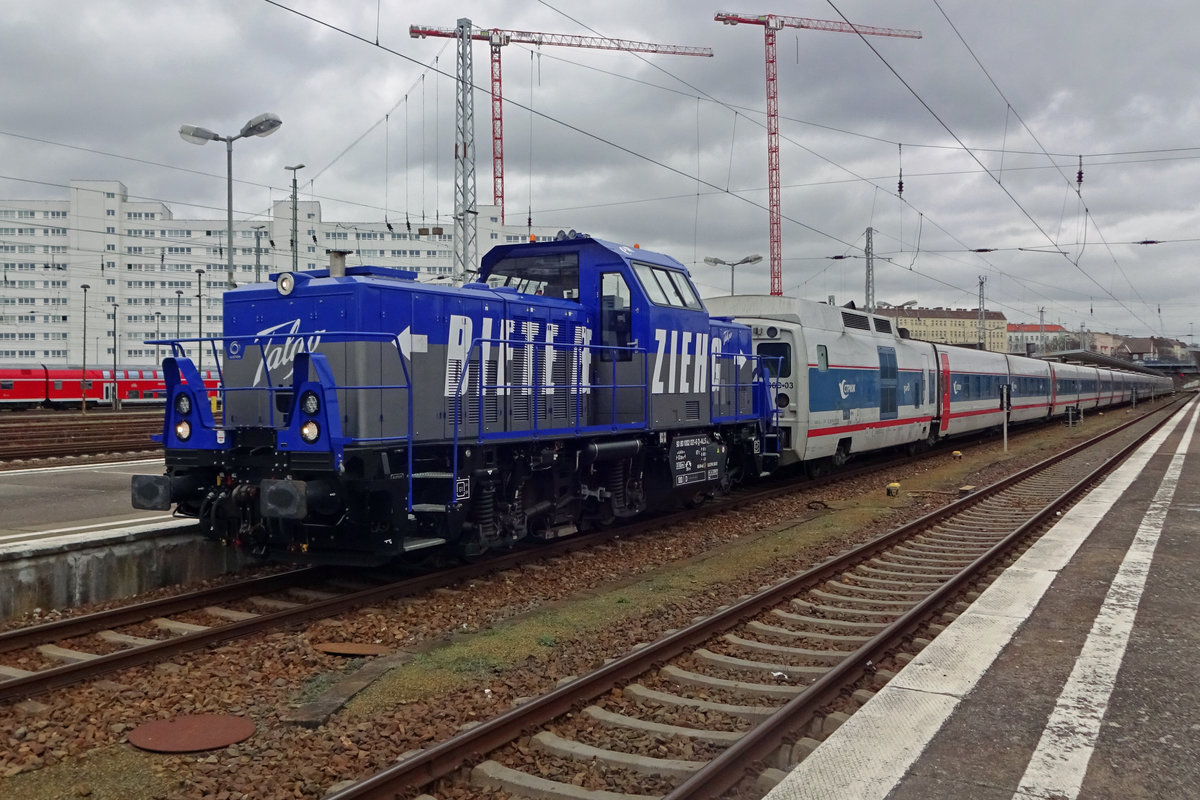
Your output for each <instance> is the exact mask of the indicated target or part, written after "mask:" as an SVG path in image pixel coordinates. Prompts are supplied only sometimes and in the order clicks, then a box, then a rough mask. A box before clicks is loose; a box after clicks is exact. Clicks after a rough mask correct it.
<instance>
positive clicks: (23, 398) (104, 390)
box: [0, 364, 220, 411]
mask: <svg viewBox="0 0 1200 800" xmlns="http://www.w3.org/2000/svg"><path fill="white" fill-rule="evenodd" d="M114 375H115V378H114ZM204 375H205V380H206V381H208V385H209V386H211V387H214V388H215V387H216V386H217V385H218V384H219V382H220V378H219V376H218V374H217V372H216V371H215V370H205V371H204ZM114 390H115V393H116V396H117V397H119V398H120V400H121V404H122V405H123V406H145V405H162V404H163V400H164V398H165V397H166V383H165V381H164V379H163V373H162V370H157V369H132V368H130V369H117V370H116V371H115V372H114V371H113V370H111V369H92V368H88V370H87V375H86V378H85V375H84V370H83V369H82V368H80V367H52V366H46V365H45V364H31V365H29V366H19V367H0V409H6V408H7V409H11V410H14V411H23V410H26V409H31V408H79V407H80V406H81V405H82V404H83V403H84V402H85V401H86V402H87V405H88V408H96V407H98V406H111V405H112V403H113V394H114Z"/></svg>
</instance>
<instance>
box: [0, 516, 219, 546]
mask: <svg viewBox="0 0 1200 800" xmlns="http://www.w3.org/2000/svg"><path fill="white" fill-rule="evenodd" d="M174 519H178V517H174V516H172V515H171V514H163V515H161V516H156V517H129V518H128V519H114V520H109V521H108V522H95V523H92V524H91V525H74V526H72V527H70V528H50V529H47V530H40V531H25V532H23V533H8V534H4V535H0V541H6V540H8V539H22V538H28V537H37V538H47V537H51V536H64V535H66V534H69V533H82V532H86V531H98V530H103V529H107V528H119V527H122V526H129V525H157V524H161V523H164V522H170V521H171V520H174ZM190 521H192V522H195V520H190Z"/></svg>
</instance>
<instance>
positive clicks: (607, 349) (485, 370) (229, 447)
mask: <svg viewBox="0 0 1200 800" xmlns="http://www.w3.org/2000/svg"><path fill="white" fill-rule="evenodd" d="M415 278H416V276H415V273H412V272H408V271H405V270H396V269H388V268H380V267H349V268H345V267H344V266H340V265H337V264H333V265H331V268H330V269H329V270H319V271H311V272H303V273H282V274H278V275H273V276H272V277H271V280H272V282H273V283H270V284H255V285H251V286H245V287H240V288H237V289H234V290H231V291H229V292H226V293H225V307H224V318H225V327H224V331H223V336H222V337H220V339H218V340H214V341H212V342H208V343H206V344H205V346H206V347H210V346H211V347H213V348H216V347H219V348H220V349H221V352H222V355H223V359H222V361H223V365H222V367H221V373H220V383H221V388H220V390H219V393H218V394H219V399H220V409H219V410H216V409H215V408H214V407H212V406H211V405H210V403H209V401H208V398H207V397H206V394H207V392H205V391H203V390H201V389H199V387H201V386H202V385H203V384H202V383H201V381H200V380H199V377H198V375H196V371H195V370H196V368H195V365H194V363H193V361H192V360H191V359H190V358H188V357H186V356H185V354H184V350H183V345H182V344H181V343H178V342H176V343H172V348H173V353H174V354H173V355H172V356H171V357H169V358H167V359H165V360H164V362H163V369H164V374H165V378H166V392H167V413H166V417H165V420H164V426H163V432H162V434H161V441H162V444H163V445H164V450H165V458H166V472H165V474H163V475H139V476H134V478H133V480H132V496H133V504H134V506H135V507H137V508H145V509H161V510H166V509H169V508H170V507H171V506H172V505H175V506H176V510H177V513H178V514H182V515H186V516H194V517H197V518H198V519H199V521H200V524H201V527H202V530H204V531H205V532H206V534H207V535H208V536H210V537H212V538H215V539H220V540H223V541H226V542H228V543H230V544H233V545H235V546H239V547H242V548H245V549H247V550H249V551H251V552H253V553H255V554H259V555H263V556H269V557H280V558H284V559H288V560H314V561H321V560H324V561H338V562H341V563H380V562H385V561H390V560H393V559H397V558H401V557H403V556H405V555H406V554H411V553H422V552H428V551H429V549H430V548H439V549H447V548H448V549H450V550H451V551H453V552H457V553H458V554H461V555H465V556H475V555H478V554H480V553H482V552H484V551H486V550H488V549H492V548H499V547H505V546H509V545H511V544H513V543H515V542H517V541H520V540H522V539H527V538H529V539H550V538H554V537H558V536H563V535H567V534H570V533H573V532H575V531H577V530H579V529H581V528H583V527H585V526H588V525H604V524H607V523H609V522H611V521H612V520H613V519H615V518H618V517H628V516H632V515H635V514H638V513H641V512H642V511H644V510H647V509H652V508H662V507H667V506H672V505H675V504H679V503H688V502H693V501H696V500H698V499H701V498H703V497H704V496H706V495H710V494H714V493H718V492H721V491H724V490H726V489H727V488H728V487H729V485H730V484H731V483H732V482H735V481H737V480H739V479H741V478H743V477H745V476H757V475H758V474H760V473H761V472H763V471H766V470H769V469H771V468H772V467H774V466H775V465H776V463H777V461H778V454H777V439H776V438H775V430H774V419H775V408H774V400H773V397H774V394H775V391H774V389H772V388H771V387H770V386H769V381H768V380H767V376H766V372H765V371H764V370H763V369H761V368H760V365H759V361H758V359H757V358H756V357H754V356H753V354H752V342H751V331H750V328H749V327H747V326H745V325H742V324H738V323H736V322H733V321H731V320H729V319H721V318H717V317H713V316H710V314H709V313H708V311H707V310H706V309H705V306H704V304H703V303H702V302H701V300H700V298H699V296H698V294H697V293H696V290H695V287H694V286H693V285H692V283H691V280H690V278H689V275H688V272H687V270H686V269H685V268H684V267H683V265H682V264H680V263H679V262H677V261H675V260H674V259H672V258H670V257H668V256H664V255H661V254H657V253H652V252H647V251H645V250H641V249H639V248H637V247H636V246H632V247H630V246H624V245H619V244H613V243H610V242H605V241H602V240H599V239H594V238H591V237H586V236H584V237H576V238H567V239H563V240H556V241H553V242H536V243H528V244H518V245H503V246H500V247H497V248H495V249H493V250H492V251H490V252H489V253H488V255H487V256H485V257H484V258H483V260H482V266H481V271H480V275H479V278H478V280H477V281H475V282H473V283H468V284H466V285H464V286H461V287H446V286H437V285H430V284H424V283H419V282H417V281H416V279H415ZM204 360H205V362H207V363H212V361H211V359H210V357H208V356H206V357H205V359H204Z"/></svg>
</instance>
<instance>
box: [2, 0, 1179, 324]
mask: <svg viewBox="0 0 1200 800" xmlns="http://www.w3.org/2000/svg"><path fill="white" fill-rule="evenodd" d="M0 10H2V11H3V19H4V23H3V25H2V26H0V63H3V65H4V67H5V69H4V92H3V98H4V100H3V111H4V113H3V114H2V115H0V198H12V199H26V198H46V199H65V198H66V192H65V190H64V188H63V187H64V185H65V184H66V183H67V182H68V181H70V180H71V179H79V178H84V179H117V180H121V181H123V182H124V183H125V185H126V187H127V188H128V190H129V194H130V197H131V198H147V199H155V200H161V201H162V202H165V203H166V204H168V205H169V206H170V207H171V208H172V210H173V211H174V213H175V215H176V216H177V217H180V218H196V217H201V218H210V217H211V218H214V219H221V218H223V216H224V208H225V159H224V154H223V153H222V152H221V151H222V149H223V145H221V144H220V143H210V144H209V145H207V146H205V147H196V146H193V145H189V144H187V143H185V142H183V141H182V140H181V139H180V138H179V136H178V134H177V131H178V128H179V126H180V124H182V123H191V124H196V125H201V126H204V127H207V128H211V129H213V130H215V131H217V132H218V133H222V134H230V133H235V132H236V131H238V130H239V129H240V128H241V126H242V124H243V123H245V122H246V121H247V120H248V119H249V118H251V117H253V116H255V115H256V114H259V113H261V112H264V111H271V112H274V113H276V114H278V115H279V116H280V117H281V118H282V119H283V127H282V128H280V129H279V130H278V131H277V132H276V133H275V134H274V135H272V136H270V137H267V138H263V139H249V140H241V141H238V142H236V143H235V144H234V173H235V176H236V181H237V182H236V183H235V187H234V192H235V198H234V207H235V214H236V216H237V217H238V218H239V219H245V218H249V217H253V216H255V215H261V214H263V213H264V212H265V211H266V210H267V209H268V208H269V207H270V203H271V201H272V200H281V199H284V198H285V197H287V196H288V194H289V192H290V177H291V173H289V172H287V171H285V170H284V169H283V167H284V165H294V164H297V163H304V164H306V165H307V166H306V167H305V169H303V170H301V171H300V173H299V177H300V179H301V194H302V196H303V197H305V198H313V199H319V200H321V202H322V203H323V205H324V211H325V216H326V218H327V219H330V218H332V219H339V220H361V221H367V222H380V221H382V220H383V219H385V217H386V218H387V219H389V220H391V221H393V222H395V221H397V220H403V219H405V218H406V217H408V218H410V219H412V220H416V219H419V218H421V217H422V215H424V216H425V217H427V218H430V219H433V218H434V217H437V218H439V219H440V220H442V221H443V222H444V223H445V224H447V225H449V224H450V222H449V220H450V217H451V215H452V213H453V198H454V193H453V180H454V162H453V143H454V106H455V86H454V77H453V76H454V73H455V63H456V52H455V45H454V41H453V40H452V39H436V38H430V39H413V38H411V37H410V36H409V26H410V25H412V24H421V25H430V26H438V27H444V28H453V27H454V25H455V23H456V21H457V20H458V19H459V18H460V17H465V18H468V19H470V20H471V21H472V22H473V23H474V24H475V25H476V26H478V27H485V28H494V27H498V28H506V29H511V30H523V31H542V32H548V33H563V34H574V35H581V36H605V37H613V38H622V39H630V40H636V41H642V42H657V43H664V44H679V45H688V46H701V47H709V48H712V50H713V52H714V57H712V58H695V57H684V56H667V55H657V56H636V55H632V54H628V53H620V52H610V51H600V50H586V49H576V48H566V47H552V46H545V47H542V48H541V49H540V50H539V49H537V48H532V47H530V46H527V45H520V44H512V45H509V46H507V47H506V48H505V49H504V50H503V75H504V93H505V97H506V101H507V103H506V106H505V116H504V134H505V136H504V148H505V175H506V193H507V202H506V209H507V218H508V221H509V222H510V223H512V222H514V221H515V222H524V220H525V219H526V217H527V216H528V215H530V214H532V218H533V221H534V224H536V225H551V226H556V227H561V228H575V229H577V230H580V231H585V232H588V233H591V234H593V235H596V236H600V237H603V238H606V239H612V240H615V241H619V242H624V243H635V242H636V243H638V244H640V245H641V246H642V247H644V248H648V249H653V250H659V251H662V252H666V253H668V254H670V255H672V256H674V257H675V258H677V259H679V260H680V261H682V262H683V263H684V264H686V265H687V266H688V267H689V269H691V270H692V273H693V276H694V278H695V280H696V282H697V284H698V285H699V286H700V288H701V291H702V292H703V293H704V294H706V295H715V294H722V293H727V292H728V291H729V269H728V268H727V267H712V266H708V265H706V264H704V262H703V259H704V257H706V256H715V257H719V258H722V259H725V260H726V261H735V260H737V259H740V258H741V257H743V256H745V255H749V254H752V253H759V254H761V255H762V256H763V261H762V262H760V263H758V264H756V265H753V266H746V267H742V268H739V271H738V274H737V290H738V292H739V293H743V292H763V293H765V292H766V291H767V289H768V254H769V252H770V248H769V243H768V218H767V217H768V215H767V204H768V200H767V190H766V186H767V166H766V165H767V154H766V123H765V120H766V115H765V108H766V91H765V82H764V47H763V28H762V27H761V26H757V25H738V26H726V25H722V24H720V23H717V22H715V21H714V20H713V15H714V13H715V12H717V11H729V12H736V13H740V14H745V15H758V14H763V13H768V12H770V13H774V14H783V15H791V16H797V17H810V18H817V19H832V20H840V19H841V16H840V15H839V12H840V14H842V15H845V18H846V19H849V20H850V21H852V22H856V23H859V24H863V25H872V26H877V27H891V28H903V29H918V30H920V31H921V33H922V34H923V38H921V39H907V38H885V37H879V36H874V37H868V38H866V39H865V40H864V39H863V38H860V37H858V36H855V35H852V34H845V33H833V32H822V31H815V30H798V29H795V28H785V29H784V30H782V31H780V32H779V34H778V75H779V115H780V139H781V147H780V162H781V174H782V186H783V189H782V212H783V225H782V254H783V261H782V265H783V286H784V291H785V293H786V294H795V295H799V296H802V297H807V298H810V299H816V300H822V301H823V300H825V299H826V298H827V297H828V296H829V295H833V296H834V297H835V298H836V300H837V302H838V303H839V304H841V303H845V302H847V301H849V300H854V301H856V302H858V303H860V304H861V303H862V300H863V294H864V268H865V262H864V260H863V259H862V258H861V256H862V252H863V251H862V248H863V246H864V242H865V237H864V231H865V229H866V228H867V227H868V226H870V227H872V228H874V229H875V232H876V233H875V237H874V241H875V251H876V254H877V260H876V265H875V272H876V290H875V294H876V298H877V300H883V301H887V302H891V303H902V302H905V301H908V300H917V301H918V302H919V303H920V304H921V305H925V306H936V305H948V306H952V307H964V308H973V307H975V306H976V305H977V303H976V298H977V292H978V279H979V277H980V276H983V277H986V279H987V282H986V304H987V307H988V308H989V309H993V310H999V311H1002V312H1003V313H1004V314H1005V315H1006V316H1007V317H1008V319H1009V320H1010V321H1012V322H1037V321H1038V309H1039V308H1045V309H1046V321H1047V322H1054V323H1061V324H1063V325H1065V326H1067V327H1069V328H1073V329H1078V328H1080V327H1081V326H1086V327H1087V328H1088V329H1090V330H1097V331H1103V330H1108V331H1116V332H1119V333H1121V334H1127V335H1128V334H1135V335H1148V334H1151V333H1153V334H1155V335H1167V336H1173V337H1177V338H1181V339H1183V340H1185V341H1187V340H1188V339H1189V336H1190V334H1191V333H1192V330H1193V321H1194V320H1195V321H1200V320H1196V319H1195V316H1194V313H1193V308H1194V307H1195V305H1196V303H1197V300H1198V299H1200V291H1197V288H1196V274H1197V270H1196V269H1195V266H1194V265H1195V263H1196V257H1197V255H1200V236H1198V222H1200V219H1198V216H1200V214H1198V208H1197V201H1198V198H1200V166H1198V165H1197V156H1200V85H1198V84H1200V63H1198V62H1200V48H1197V45H1196V41H1195V37H1196V31H1197V30H1200V25H1198V23H1200V8H1192V7H1189V6H1188V5H1187V4H1183V3H1178V2H1166V0H1139V2H1137V3H1134V2H1132V0H1127V1H1126V2H1120V1H1119V0H1091V1H1090V2H1081V1H1080V2H1072V1H1070V0H1064V1H1062V2H1052V1H1050V0H1006V2H980V1H979V0H938V1H937V2H934V1H933V0H892V2H887V3H879V2H865V0H836V2H834V3H829V2H825V0H800V1H798V2H797V1H794V2H776V3H774V4H770V3H768V4H763V5H759V6H753V5H748V6H729V7H715V6H714V7H705V6H702V5H698V4H696V3H695V2H694V0H665V1H663V2H654V1H652V2H629V1H628V0H608V2H605V3H597V2H580V0H557V2H538V1H536V0H493V1H492V2H481V1H480V0H463V1H462V2H458V3H445V2H432V1H431V0H404V1H403V2H401V0H281V2H279V3H278V4H276V3H272V2H266V1H265V0H224V1H223V2H220V1H217V0H211V1H206V0H191V1H190V2H187V3H173V2H161V0H157V1H154V2H152V1H151V0H125V1H124V2H115V1H114V0H87V1H86V2H76V0H54V2H29V1H28V0H20V1H19V2H18V1H17V0H0ZM295 12H300V13H295ZM339 29H340V30H339ZM376 42H377V43H378V44H376ZM872 48H874V49H872ZM473 57H474V62H475V63H474V67H475V77H474V81H475V84H476V86H477V87H479V88H478V89H477V90H476V91H475V93H474V105H475V130H476V156H477V157H476V171H477V176H478V189H477V195H478V199H479V202H480V203H490V202H491V199H492V188H491V172H492V165H491V141H490V104H489V99H488V95H487V87H488V63H489V51H488V48H487V46H486V45H484V44H483V43H477V44H476V45H475V47H474V50H473ZM435 58H436V59H437V61H436V64H435ZM1080 155H1082V156H1083V173H1084V175H1083V183H1082V189H1081V191H1080V192H1077V191H1076V189H1077V184H1076V177H1077V176H1076V173H1077V171H1078V169H1079V156H1080ZM901 168H902V169H903V177H904V191H903V195H902V197H900V196H898V194H897V180H898V177H899V176H898V172H899V170H900V169H901ZM1144 240H1156V241H1159V242H1161V243H1160V244H1154V245H1142V244H1136V242H1140V241H1144ZM976 249H987V250H991V251H992V252H986V253H976V252H971V251H972V250H976ZM832 256H851V257H850V258H845V259H840V260H833V259H831V257H832Z"/></svg>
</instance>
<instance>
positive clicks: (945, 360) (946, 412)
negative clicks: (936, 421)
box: [938, 353, 951, 433]
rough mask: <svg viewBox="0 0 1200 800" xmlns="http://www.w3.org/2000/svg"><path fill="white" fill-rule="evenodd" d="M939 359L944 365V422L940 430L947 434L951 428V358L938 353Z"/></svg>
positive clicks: (942, 409) (942, 408)
mask: <svg viewBox="0 0 1200 800" xmlns="http://www.w3.org/2000/svg"><path fill="white" fill-rule="evenodd" d="M938 358H939V359H940V361H941V365H942V407H941V409H940V410H941V414H942V421H941V425H940V430H941V432H942V433H945V432H946V430H947V429H948V428H949V427H950V389H951V386H950V356H948V355H947V354H945V353H938Z"/></svg>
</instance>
